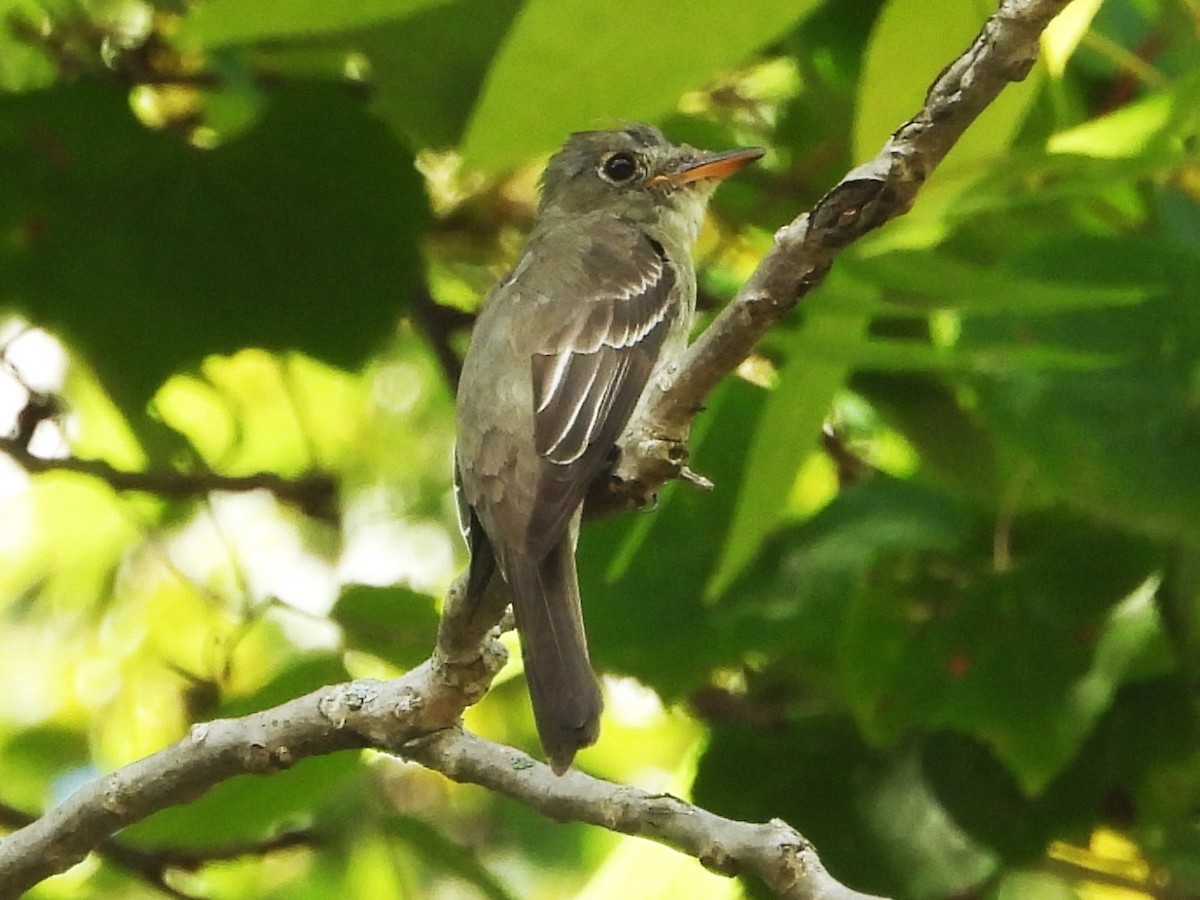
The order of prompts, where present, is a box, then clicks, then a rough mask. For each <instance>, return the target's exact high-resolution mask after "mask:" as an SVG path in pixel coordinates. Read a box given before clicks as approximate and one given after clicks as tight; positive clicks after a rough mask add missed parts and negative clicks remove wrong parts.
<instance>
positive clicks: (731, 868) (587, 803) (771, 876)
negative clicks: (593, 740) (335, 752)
mask: <svg viewBox="0 0 1200 900" xmlns="http://www.w3.org/2000/svg"><path fill="white" fill-rule="evenodd" d="M401 755H403V756H405V757H406V758H408V759H411V760H413V761H415V762H419V763H421V764H422V765H424V766H427V767H428V768H430V769H436V770H437V771H439V772H441V773H443V774H444V775H446V776H447V777H449V778H451V779H452V780H454V781H458V782H462V783H466V784H477V785H479V786H481V787H485V788H487V789H488V790H491V791H495V792H496V793H499V794H504V795H505V796H506V797H511V798H512V799H514V800H517V801H519V802H521V803H524V804H525V805H526V806H528V807H530V808H531V809H535V810H537V811H538V812H540V813H542V814H543V815H545V816H547V817H549V818H551V819H555V820H556V821H560V822H586V823H588V824H590V825H598V826H600V827H601V828H607V829H609V830H610V831H616V832H620V833H621V834H632V835H637V836H638V837H644V838H648V839H649V840H652V841H657V842H659V843H660V844H665V845H666V846H668V847H671V848H673V849H675V850H678V851H680V852H681V853H686V854H688V855H689V856H693V857H695V858H696V859H698V860H699V861H700V862H701V863H702V864H703V865H704V866H705V867H706V868H708V869H711V870H712V871H714V872H718V873H720V874H722V875H752V876H754V877H757V878H760V879H761V880H762V881H763V882H764V883H765V884H766V885H767V886H768V887H769V888H770V889H771V890H772V891H773V892H774V893H775V894H776V896H778V897H781V898H785V900H878V898H871V896H870V895H868V894H860V893H858V892H857V891H853V890H851V889H850V888H848V887H846V886H845V885H843V884H841V883H840V882H838V881H837V880H836V879H834V877H833V876H832V875H830V874H829V873H828V872H827V871H826V870H825V867H824V866H823V865H822V864H821V861H820V859H818V857H817V852H816V850H815V849H814V848H813V845H812V844H811V843H809V842H808V840H806V839H805V838H804V837H803V836H802V835H801V834H800V833H799V832H797V831H796V830H795V829H794V828H792V827H791V826H790V825H788V824H787V823H786V822H783V821H780V820H779V819H773V820H771V821H770V822H767V823H764V824H752V823H748V822H739V821H736V820H734V819H726V818H723V817H721V816H718V815H715V814H713V813H711V812H708V811H707V810H704V809H701V808H700V807H698V806H693V805H692V804H690V803H686V802H684V801H683V800H680V799H679V798H678V797H673V796H671V795H670V794H651V793H649V792H647V791H643V790H640V789H638V788H631V787H624V786H622V785H616V784H613V783H612V782H609V781H603V780H601V779H599V778H593V777H591V776H590V775H585V774H584V773H583V772H580V771H578V770H575V769H572V770H569V771H567V773H566V774H564V775H561V776H560V775H555V774H554V773H553V772H552V771H551V769H550V767H549V766H547V765H546V764H544V763H540V762H537V761H536V760H534V759H532V758H530V757H529V756H527V755H525V754H524V753H522V752H520V751H519V750H514V749H513V748H512V747H505V746H503V745H501V744H495V743H492V742H491V741H487V740H484V739H483V738H481V737H479V736H477V735H474V734H471V733H470V732H467V731H464V730H463V729H462V728H461V727H456V728H448V729H446V730H445V731H439V732H438V733H437V734H434V735H430V736H429V737H428V738H423V739H420V740H417V741H414V742H412V743H411V744H410V745H409V746H408V747H405V748H403V749H402V750H401Z"/></svg>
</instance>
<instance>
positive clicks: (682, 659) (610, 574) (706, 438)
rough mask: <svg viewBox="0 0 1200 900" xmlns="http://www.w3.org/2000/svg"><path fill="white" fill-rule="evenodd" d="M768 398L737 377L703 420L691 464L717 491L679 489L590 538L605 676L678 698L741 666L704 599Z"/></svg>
mask: <svg viewBox="0 0 1200 900" xmlns="http://www.w3.org/2000/svg"><path fill="white" fill-rule="evenodd" d="M765 400H766V393H765V392H764V391H763V390H761V389H760V388H756V387H753V386H752V385H750V384H747V383H746V382H744V381H742V380H741V379H736V378H735V379H729V380H727V381H726V383H725V384H723V385H722V386H721V387H720V388H719V389H718V390H717V392H716V393H714V394H713V395H712V396H711V397H710V399H709V404H708V409H707V411H706V412H705V413H704V414H703V415H701V416H700V417H699V418H698V419H697V420H696V424H697V430H696V434H695V435H694V438H693V442H692V450H693V454H694V455H693V457H692V460H691V463H690V465H691V466H692V468H694V469H695V470H696V471H697V472H700V473H701V474H703V475H706V476H708V477H709V478H711V479H712V481H713V483H714V484H715V485H716V486H715V488H714V489H713V490H712V491H711V492H707V491H701V490H699V489H698V488H696V487H694V486H693V485H690V484H674V485H671V486H668V488H667V489H666V490H665V491H664V496H663V500H662V502H661V504H660V508H659V509H657V510H656V511H655V512H654V513H653V514H644V515H641V516H637V517H629V516H623V517H620V518H617V519H613V520H611V521H605V522H598V523H596V524H594V525H592V526H591V527H589V528H587V529H586V530H585V533H584V534H583V536H582V537H581V539H580V544H579V554H578V558H579V583H580V586H581V590H582V593H583V605H584V613H585V618H586V619H587V626H588V635H589V637H590V643H591V647H592V658H593V660H595V662H596V665H597V667H598V668H599V669H600V670H602V671H603V670H608V671H616V672H622V673H626V674H629V675H633V676H635V677H637V678H640V679H642V680H643V681H645V682H647V683H648V684H650V685H652V686H653V687H654V688H655V689H656V690H658V691H660V692H661V693H662V694H663V695H664V696H667V697H675V696H678V695H679V694H680V693H682V692H684V691H686V690H688V689H690V688H691V687H694V686H695V685H696V684H697V683H698V682H700V681H701V680H702V679H703V678H704V677H705V675H706V672H707V669H708V667H709V666H710V665H712V664H713V662H714V661H716V660H720V661H727V660H729V659H731V658H737V656H738V653H739V648H738V646H737V645H736V643H735V642H732V641H730V640H729V636H728V635H724V634H721V633H715V632H713V631H712V629H711V623H710V622H709V619H708V616H707V615H706V612H705V606H704V593H705V585H706V584H707V582H708V580H709V577H710V576H711V573H712V571H713V569H714V567H715V565H716V553H715V548H717V547H719V546H720V544H721V540H722V536H723V534H724V532H725V529H726V528H727V527H728V522H729V515H730V512H731V510H732V508H733V505H734V503H735V502H736V500H737V495H738V487H739V482H740V480H741V477H742V471H743V466H744V462H745V460H744V444H745V439H746V435H748V434H750V433H751V432H752V431H753V428H754V423H755V422H757V421H758V418H759V416H760V414H761V412H762V408H763V404H764V402H765ZM664 561H669V562H668V563H666V564H664Z"/></svg>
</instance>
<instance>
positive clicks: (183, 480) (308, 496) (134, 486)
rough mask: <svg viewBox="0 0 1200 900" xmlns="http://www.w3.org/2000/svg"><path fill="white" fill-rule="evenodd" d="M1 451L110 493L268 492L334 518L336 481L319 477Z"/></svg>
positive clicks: (15, 447) (1, 445)
mask: <svg viewBox="0 0 1200 900" xmlns="http://www.w3.org/2000/svg"><path fill="white" fill-rule="evenodd" d="M0 453H4V454H6V455H8V456H9V457H10V458H11V459H12V460H13V462H15V463H16V464H17V465H19V466H20V467H21V468H22V469H24V470H25V471H26V472H29V473H30V474H37V473H39V472H73V473H76V474H78V475H88V476H90V477H92V478H98V479H99V480H101V481H103V482H104V483H105V484H107V485H108V486H109V487H111V488H112V489H113V490H114V491H141V492H143V493H147V494H154V495H156V496H158V497H163V498H166V499H170V500H182V499H185V498H187V497H203V496H204V495H206V494H211V493H213V492H214V491H227V492H230V493H245V492H247V491H267V492H269V493H271V494H273V495H274V496H275V497H277V498H278V499H279V500H280V501H282V502H284V503H290V504H293V505H295V506H296V507H298V508H299V509H300V510H301V511H302V512H304V513H305V514H306V515H310V516H313V517H314V518H321V519H329V518H334V517H335V510H336V509H337V483H336V482H335V481H334V479H333V478H332V477H331V476H329V475H326V474H323V473H314V474H310V475H302V476H300V477H298V478H285V477H283V476H282V475H278V474H276V473H275V472H254V473H251V474H249V475H218V474H216V473H214V472H195V473H185V472H134V471H129V470H126V469H118V468H116V467H115V466H113V465H112V464H111V463H108V462H105V461H104V460H102V459H76V458H74V457H65V458H61V459H55V458H47V457H43V456H35V455H34V454H32V453H30V452H29V450H28V448H26V447H25V446H24V445H23V444H22V443H21V441H20V440H18V439H15V438H0Z"/></svg>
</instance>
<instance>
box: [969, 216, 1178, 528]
mask: <svg viewBox="0 0 1200 900" xmlns="http://www.w3.org/2000/svg"><path fill="white" fill-rule="evenodd" d="M1017 264H1018V265H1019V266H1020V267H1021V268H1022V269H1023V271H1026V272H1028V273H1030V274H1036V273H1037V272H1039V271H1040V272H1046V273H1054V277H1056V278H1064V279H1078V280H1079V281H1092V282H1094V283H1096V284H1097V285H1098V286H1100V289H1101V290H1105V289H1107V288H1110V287H1112V286H1122V285H1129V284H1135V285H1136V284H1139V283H1141V284H1145V283H1152V282H1159V283H1162V284H1164V285H1165V289H1164V290H1163V291H1162V292H1161V293H1160V294H1158V295H1157V296H1155V297H1154V298H1153V299H1150V300H1147V301H1145V302H1144V303H1142V304H1139V305H1138V306H1137V307H1130V308H1120V307H1113V308H1109V309H1090V310H1089V309H1080V310H1075V311H1071V312H1064V313H1062V314H1061V315H1056V316H1040V317H1037V318H1034V319H1031V318H1029V317H1016V316H1013V317H1006V316H988V317H986V318H969V319H967V320H965V321H964V323H963V330H962V335H961V338H960V342H959V343H960V345H961V346H962V347H963V349H964V350H966V351H968V352H972V353H973V352H975V351H976V350H977V349H980V348H982V347H983V346H984V345H986V344H988V343H993V342H1003V341H1019V342H1022V343H1029V344H1041V345H1046V346H1056V347H1060V348H1062V349H1063V351H1064V352H1068V353H1081V354H1084V355H1085V356H1086V355H1089V354H1099V355H1104V354H1109V353H1111V354H1114V355H1119V358H1120V359H1121V360H1122V363H1123V364H1122V365H1120V366H1113V367H1109V368H1107V369H1105V370H1098V371H1094V372H1071V371H1068V370H1066V369H1060V370H1053V369H1042V370H1039V371H1021V370H1020V369H1016V368H1014V369H1012V370H1010V371H1007V372H997V373H996V375H995V377H993V378H989V379H981V380H980V382H979V385H978V386H979V389H980V390H979V402H978V404H977V414H978V415H980V417H981V420H982V421H983V422H984V423H985V424H986V425H987V426H988V427H989V428H990V429H991V431H992V432H993V433H994V434H995V435H996V437H997V441H998V443H1000V444H1001V445H1002V446H1005V447H1006V448H1007V449H1008V450H1009V452H1010V453H1012V454H1013V455H1015V456H1016V457H1017V458H1018V459H1021V460H1025V461H1028V462H1030V463H1032V464H1033V466H1034V469H1033V471H1034V472H1035V474H1036V476H1037V479H1038V482H1039V484H1041V485H1044V486H1046V487H1048V488H1050V489H1051V490H1053V491H1054V492H1055V493H1056V494H1057V495H1058V496H1061V497H1062V498H1063V499H1064V500H1065V501H1067V502H1069V503H1071V504H1073V505H1075V506H1077V507H1079V508H1082V509H1086V510H1089V511H1091V512H1093V513H1095V514H1097V515H1099V516H1102V517H1103V518H1105V519H1108V520H1116V521H1124V522H1127V523H1129V524H1130V525H1132V526H1133V527H1136V528H1138V529H1141V530H1144V531H1146V532H1147V533H1151V534H1155V535H1160V536H1167V537H1169V538H1172V539H1174V537H1176V536H1178V535H1180V534H1190V535H1193V536H1194V535H1196V534H1200V523H1198V521H1197V517H1196V515H1195V512H1196V510H1197V509H1200V466H1197V465H1196V458H1197V450H1196V448H1197V447H1200V418H1198V417H1197V416H1196V413H1195V408H1196V399H1195V398H1196V380H1195V379H1196V374H1195V373H1196V371H1197V366H1200V328H1198V327H1197V326H1198V325H1200V280H1197V278H1196V274H1195V273H1196V272H1197V271H1200V253H1198V252H1197V251H1196V250H1194V249H1184V248H1183V247H1181V246H1179V245H1177V244H1174V243H1172V242H1168V241H1165V240H1155V239H1135V238H1130V237H1119V238H1113V239H1109V238H1075V239H1067V240H1062V239H1059V240H1047V241H1044V242H1042V243H1041V244H1040V245H1039V246H1038V247H1037V248H1036V250H1034V251H1033V252H1031V253H1030V254H1028V255H1026V257H1024V258H1023V259H1021V260H1019V261H1018V263H1017Z"/></svg>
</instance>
